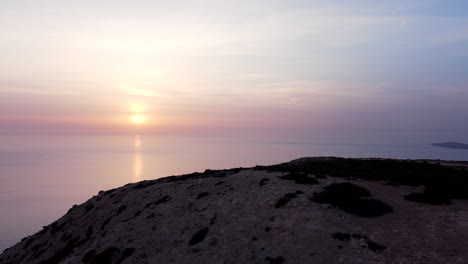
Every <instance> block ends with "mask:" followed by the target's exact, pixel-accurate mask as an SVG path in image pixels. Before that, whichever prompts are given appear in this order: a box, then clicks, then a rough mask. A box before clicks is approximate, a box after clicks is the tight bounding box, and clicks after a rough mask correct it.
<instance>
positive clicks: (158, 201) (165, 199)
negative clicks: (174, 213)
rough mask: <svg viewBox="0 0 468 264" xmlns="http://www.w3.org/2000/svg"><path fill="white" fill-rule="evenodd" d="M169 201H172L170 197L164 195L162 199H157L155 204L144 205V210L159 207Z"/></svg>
mask: <svg viewBox="0 0 468 264" xmlns="http://www.w3.org/2000/svg"><path fill="white" fill-rule="evenodd" d="M171 199H172V197H170V196H169V195H165V196H164V197H162V198H160V199H158V200H157V201H155V202H152V203H148V204H146V205H145V209H146V208H149V207H151V206H153V205H160V204H162V203H166V202H168V201H170V200H171Z"/></svg>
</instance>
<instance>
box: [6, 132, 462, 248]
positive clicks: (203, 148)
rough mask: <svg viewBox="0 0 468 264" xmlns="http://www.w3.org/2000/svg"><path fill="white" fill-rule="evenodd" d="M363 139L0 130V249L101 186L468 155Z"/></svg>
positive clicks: (426, 144) (422, 144) (412, 143)
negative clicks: (295, 164) (304, 161)
mask: <svg viewBox="0 0 468 264" xmlns="http://www.w3.org/2000/svg"><path fill="white" fill-rule="evenodd" d="M430 143H432V142H427V141H423V140H416V141H410V143H408V142H406V143H395V142H392V143H384V142H377V143H376V142H371V143H369V142H368V141H366V139H365V138H361V139H350V138H342V139H340V138H323V137H322V138H316V139H310V140H302V141H294V140H289V139H281V140H265V139H258V138H257V139H237V138H234V137H231V138H207V137H205V138H203V137H200V138H197V139H194V138H188V137H170V136H167V137H161V136H152V135H0V252H2V251H3V250H4V249H5V248H8V247H10V246H12V245H14V244H15V243H17V242H19V241H20V240H21V239H22V238H23V237H25V236H27V235H31V234H33V233H35V232H37V231H39V230H41V229H42V226H45V225H48V224H50V223H51V222H53V221H55V220H57V219H58V218H60V217H61V216H62V215H64V214H65V213H66V212H67V210H68V209H69V208H70V207H71V206H73V205H74V204H81V203H83V202H85V201H86V200H87V199H89V198H90V197H92V196H93V195H96V194H97V193H98V192H99V191H100V190H107V189H111V188H115V187H119V186H122V185H124V184H127V183H130V182H138V181H141V180H148V179H156V178H160V177H164V176H170V175H180V174H185V173H191V172H195V171H198V172H202V171H204V170H205V169H226V168H233V167H250V166H255V165H269V164H276V163H281V162H285V161H289V160H292V159H296V158H300V157H307V156H309V157H310V156H340V157H383V158H402V159H445V160H468V151H467V150H453V149H445V148H440V147H434V146H431V145H430Z"/></svg>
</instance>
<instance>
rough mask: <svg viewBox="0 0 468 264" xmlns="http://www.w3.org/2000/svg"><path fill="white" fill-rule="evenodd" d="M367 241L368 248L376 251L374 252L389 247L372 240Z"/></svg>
mask: <svg viewBox="0 0 468 264" xmlns="http://www.w3.org/2000/svg"><path fill="white" fill-rule="evenodd" d="M366 243H367V248H368V249H370V250H372V251H374V252H379V251H382V250H385V249H387V247H386V246H382V245H379V244H377V243H375V242H373V241H370V240H367V241H366Z"/></svg>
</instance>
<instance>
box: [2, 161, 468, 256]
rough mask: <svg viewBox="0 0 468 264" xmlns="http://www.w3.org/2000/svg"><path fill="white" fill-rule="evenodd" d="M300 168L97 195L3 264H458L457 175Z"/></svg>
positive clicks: (406, 164)
mask: <svg viewBox="0 0 468 264" xmlns="http://www.w3.org/2000/svg"><path fill="white" fill-rule="evenodd" d="M438 163H439V162H423V161H396V160H382V159H373V160H363V159H359V160H358V159H338V158H307V159H300V160H295V161H291V162H289V163H284V164H279V165H274V166H257V167H255V168H247V169H243V168H238V169H231V170H223V171H211V170H207V171H205V172H204V173H194V174H190V175H183V176H176V177H167V178H163V179H158V180H153V181H144V182H140V183H134V184H128V185H126V186H123V187H120V188H117V189H113V190H109V191H105V192H100V193H99V194H98V195H96V196H94V197H92V198H91V199H89V200H88V201H86V202H85V203H83V204H81V205H78V206H74V207H72V208H71V209H70V210H69V212H68V213H67V214H66V215H65V216H63V217H62V218H60V219H59V220H57V221H56V222H54V223H52V224H51V225H49V226H46V227H44V229H43V230H42V231H40V232H38V233H36V234H34V235H32V236H29V237H26V238H24V239H23V240H22V241H21V242H20V243H18V244H17V245H15V246H13V247H11V248H10V249H7V250H5V251H4V252H3V254H2V255H0V263H1V264H7V263H8V264H10V263H15V264H16V263H41V264H46V263H47V264H54V263H62V264H68V263H90V264H98V263H99V264H106V263H122V264H126V263H132V264H133V263H187V264H188V263H191V264H192V263H267V264H280V263H347V264H348V263H401V264H404V263H468V251H466V238H468V200H467V198H468V172H467V170H466V169H464V168H463V167H461V166H451V167H448V166H444V165H443V164H442V165H441V164H438Z"/></svg>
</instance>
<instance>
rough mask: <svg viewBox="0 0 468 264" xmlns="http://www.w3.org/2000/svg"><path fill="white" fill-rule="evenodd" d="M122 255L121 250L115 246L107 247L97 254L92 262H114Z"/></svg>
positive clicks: (105, 263) (91, 263)
mask: <svg viewBox="0 0 468 264" xmlns="http://www.w3.org/2000/svg"><path fill="white" fill-rule="evenodd" d="M119 256H120V250H119V249H118V248H115V247H110V248H107V249H105V250H104V251H102V252H101V253H99V254H96V256H94V257H93V258H92V259H91V261H90V262H89V263H90V264H113V263H116V262H117V260H118V259H119Z"/></svg>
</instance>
